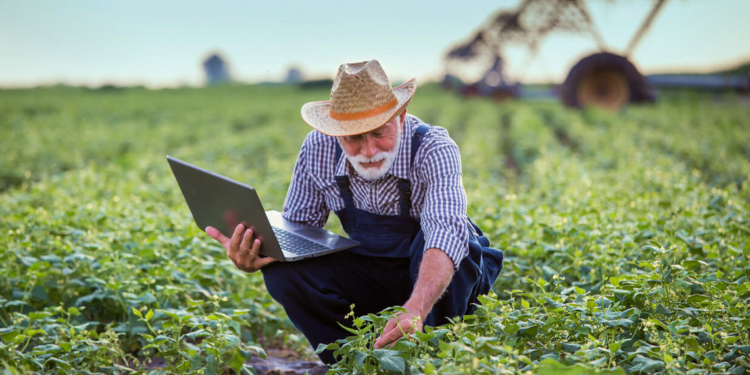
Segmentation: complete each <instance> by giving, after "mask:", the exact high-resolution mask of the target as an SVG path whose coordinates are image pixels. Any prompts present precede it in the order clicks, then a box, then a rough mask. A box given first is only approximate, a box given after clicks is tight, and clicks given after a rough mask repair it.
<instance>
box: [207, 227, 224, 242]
mask: <svg viewBox="0 0 750 375" xmlns="http://www.w3.org/2000/svg"><path fill="white" fill-rule="evenodd" d="M206 234H208V235H209V236H211V238H213V239H215V240H217V241H219V242H220V243H221V244H222V245H224V244H225V243H226V242H227V241H229V237H227V236H225V235H223V234H221V232H219V230H218V229H216V228H214V227H210V226H209V227H206Z"/></svg>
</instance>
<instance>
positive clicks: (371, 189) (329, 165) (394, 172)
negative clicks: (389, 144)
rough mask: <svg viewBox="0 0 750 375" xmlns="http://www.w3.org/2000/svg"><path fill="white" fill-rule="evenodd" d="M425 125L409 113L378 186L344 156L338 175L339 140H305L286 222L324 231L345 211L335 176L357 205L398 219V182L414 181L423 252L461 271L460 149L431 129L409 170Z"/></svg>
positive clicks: (314, 135)
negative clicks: (440, 254)
mask: <svg viewBox="0 0 750 375" xmlns="http://www.w3.org/2000/svg"><path fill="white" fill-rule="evenodd" d="M422 124H424V122H422V120H420V119H418V118H417V117H415V116H413V115H410V114H407V115H406V123H405V127H404V131H402V132H401V145H400V148H399V151H398V153H397V154H396V157H395V159H394V161H393V165H391V169H390V170H389V171H388V173H387V174H386V175H385V176H383V177H382V178H380V179H379V180H376V181H372V182H371V181H368V180H365V179H364V178H362V177H361V176H359V174H357V172H356V171H354V170H353V168H348V167H347V166H348V165H349V162H348V160H347V159H346V157H342V158H341V159H340V160H339V162H338V163H337V165H336V171H335V173H334V166H333V159H334V153H335V151H334V150H335V144H336V139H335V138H334V137H330V136H327V135H324V134H322V133H320V132H318V131H316V130H313V131H311V132H310V133H309V134H308V135H307V138H305V141H304V143H303V144H302V148H301V150H300V153H299V157H298V158H297V164H296V165H295V167H294V175H293V176H292V181H291V184H290V185H289V191H288V192H287V196H286V200H285V201H284V214H283V216H284V217H285V218H286V219H287V220H291V221H301V222H305V223H308V224H310V225H315V226H317V227H321V228H322V227H323V226H325V224H326V222H327V221H328V215H329V213H330V210H334V211H338V210H341V209H343V208H344V201H343V199H341V196H340V195H339V188H338V186H337V185H336V181H335V179H334V176H340V175H344V174H346V175H348V176H349V180H350V189H351V191H352V194H353V195H354V204H355V206H356V207H357V208H358V209H360V210H364V211H368V212H371V213H374V214H377V215H398V214H399V194H398V187H397V184H398V180H399V179H400V178H404V179H408V180H410V181H411V187H412V193H411V202H412V206H411V212H410V214H411V217H413V218H415V219H416V220H418V221H419V222H420V225H421V226H422V232H423V233H424V238H425V248H424V250H427V249H430V248H438V249H440V250H442V251H444V252H445V253H446V254H447V255H448V256H449V257H450V258H451V260H453V265H454V268H455V269H458V266H459V263H460V262H461V260H462V259H463V258H464V257H465V256H466V255H467V254H468V253H469V236H468V233H467V232H466V230H467V225H466V223H467V216H466V192H465V191H464V186H463V181H462V178H461V176H462V172H461V154H460V151H459V149H458V145H456V142H454V141H453V140H452V139H451V138H450V136H449V135H448V131H447V130H445V129H444V128H441V127H438V126H433V127H432V128H430V131H429V132H428V133H427V134H426V135H425V137H424V138H423V139H422V145H421V146H420V147H419V150H418V151H417V155H416V156H415V159H414V169H413V170H411V171H410V170H409V169H410V166H409V157H410V155H411V137H412V135H413V134H414V131H415V130H416V129H417V127H418V126H420V125H422Z"/></svg>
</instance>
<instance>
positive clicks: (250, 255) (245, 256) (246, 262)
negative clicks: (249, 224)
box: [206, 224, 276, 273]
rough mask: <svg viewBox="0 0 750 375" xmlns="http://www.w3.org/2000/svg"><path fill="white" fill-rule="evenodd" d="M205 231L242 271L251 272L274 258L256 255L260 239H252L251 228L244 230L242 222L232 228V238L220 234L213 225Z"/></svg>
mask: <svg viewBox="0 0 750 375" xmlns="http://www.w3.org/2000/svg"><path fill="white" fill-rule="evenodd" d="M243 232H244V233H243ZM206 233H207V234H208V235H209V236H211V237H212V238H213V239H215V240H216V241H219V243H221V246H224V249H225V250H226V251H227V256H228V257H229V259H231V260H232V262H234V265H235V266H236V267H237V268H238V269H240V270H242V271H245V272H248V273H252V272H255V271H257V270H259V269H261V268H262V267H264V266H266V265H268V264H269V263H272V262H273V261H275V260H276V259H273V258H271V257H266V258H259V257H258V252H259V251H260V240H259V239H257V238H256V239H255V240H254V241H253V230H252V229H248V230H245V226H244V225H242V224H239V225H237V228H235V229H234V234H233V235H232V238H228V237H227V236H225V235H223V234H221V232H219V230H218V229H216V228H214V227H206ZM251 245H252V246H251Z"/></svg>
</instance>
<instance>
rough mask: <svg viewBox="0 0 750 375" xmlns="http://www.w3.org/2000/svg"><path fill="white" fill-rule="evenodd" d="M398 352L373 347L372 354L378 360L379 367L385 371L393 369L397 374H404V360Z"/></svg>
mask: <svg viewBox="0 0 750 375" xmlns="http://www.w3.org/2000/svg"><path fill="white" fill-rule="evenodd" d="M399 353H400V352H397V351H395V350H388V349H375V350H373V352H372V354H373V355H374V356H375V357H377V358H378V360H380V368H382V369H383V370H386V371H393V372H395V373H398V374H404V373H405V371H406V361H404V359H403V358H401V357H398V356H397V355H398V354H399Z"/></svg>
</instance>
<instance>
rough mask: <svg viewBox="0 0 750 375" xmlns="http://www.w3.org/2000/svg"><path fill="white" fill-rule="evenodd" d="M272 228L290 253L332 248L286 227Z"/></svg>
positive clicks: (309, 252) (281, 244)
mask: <svg viewBox="0 0 750 375" xmlns="http://www.w3.org/2000/svg"><path fill="white" fill-rule="evenodd" d="M271 228H272V229H273V234H275V235H276V240H277V241H278V242H279V246H281V248H282V249H283V250H286V251H288V252H290V253H295V254H298V255H304V254H312V253H317V252H319V251H321V250H328V249H330V247H328V246H325V245H321V244H319V243H317V242H314V241H310V240H308V239H307V238H304V237H300V236H298V235H296V234H293V233H292V232H289V231H286V230H284V229H281V228H276V227H271Z"/></svg>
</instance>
